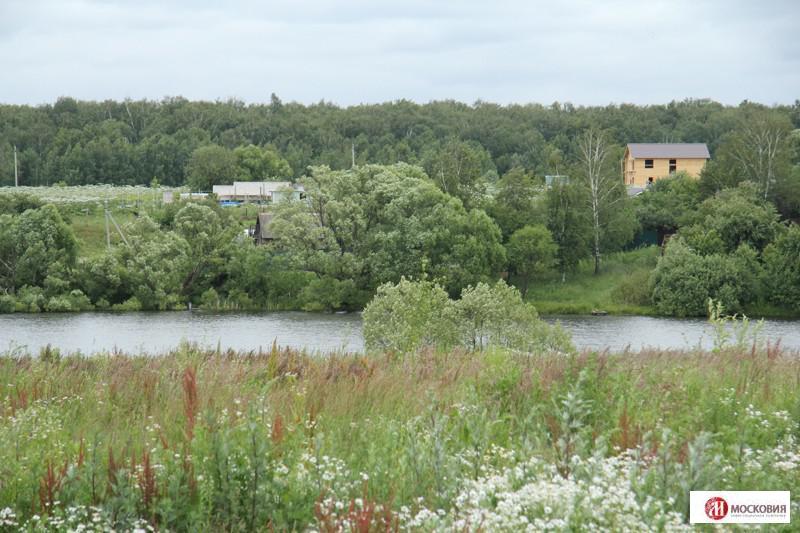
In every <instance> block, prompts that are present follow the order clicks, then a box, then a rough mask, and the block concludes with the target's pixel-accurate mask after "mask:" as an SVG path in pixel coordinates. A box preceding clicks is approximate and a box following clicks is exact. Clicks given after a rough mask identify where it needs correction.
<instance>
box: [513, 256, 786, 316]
mask: <svg viewBox="0 0 800 533" xmlns="http://www.w3.org/2000/svg"><path fill="white" fill-rule="evenodd" d="M660 254H661V248H659V247H657V246H650V247H646V248H639V249H636V250H630V251H626V252H617V253H613V254H608V255H607V256H605V257H604V258H603V263H602V269H601V271H600V274H597V275H595V274H594V262H593V261H591V260H584V261H582V262H581V263H580V264H579V265H578V268H577V270H576V271H575V272H572V273H570V274H568V275H567V277H566V280H565V281H564V282H562V281H561V277H560V275H558V274H556V273H552V274H550V275H549V276H545V277H543V278H542V279H540V280H534V282H533V283H531V287H530V289H529V290H528V294H527V295H526V300H527V301H529V302H530V303H532V304H533V305H534V306H535V307H536V310H537V311H538V312H539V314H541V315H588V314H591V313H592V312H595V311H602V312H604V313H607V314H609V315H634V316H651V317H657V316H664V315H662V314H660V313H659V312H658V311H657V310H656V308H655V307H654V306H653V305H652V302H651V301H650V288H649V285H648V283H649V278H650V273H651V272H652V271H653V269H654V268H655V267H656V263H657V262H658V258H659V257H660ZM744 314H746V315H747V316H749V317H751V318H755V319H760V318H774V319H796V318H800V312H797V311H792V310H791V309H786V308H781V307H777V306H775V305H769V304H765V303H760V304H752V305H749V306H748V307H747V308H746V309H745V312H744Z"/></svg>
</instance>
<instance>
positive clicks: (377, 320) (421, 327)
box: [364, 278, 573, 353]
mask: <svg viewBox="0 0 800 533" xmlns="http://www.w3.org/2000/svg"><path fill="white" fill-rule="evenodd" d="M364 340H365V342H366V345H367V347H368V348H369V349H371V350H390V351H395V352H400V353H411V352H416V351H419V350H421V349H423V348H430V347H438V348H441V349H447V348H452V347H454V346H462V347H464V348H467V349H470V350H484V349H486V348H489V347H490V346H501V347H506V348H510V349H512V350H518V351H522V352H526V353H540V352H548V351H572V350H573V347H572V344H571V341H570V340H569V336H568V335H567V334H566V333H565V332H564V331H563V330H561V328H559V327H558V326H549V325H547V324H546V323H544V322H543V321H542V320H540V319H539V316H538V314H537V313H536V310H535V309H534V308H533V306H531V305H530V304H526V303H525V302H523V301H522V298H521V297H520V294H519V291H517V290H516V289H514V288H512V287H509V286H508V285H506V284H505V283H504V282H503V281H498V282H497V283H496V284H494V285H491V286H490V285H487V284H486V283H478V284H477V285H476V286H474V287H472V286H469V287H466V288H465V289H464V290H463V291H462V293H461V298H460V299H458V300H450V299H449V298H448V296H447V293H446V292H445V291H444V290H443V289H442V287H440V286H439V285H437V284H435V283H432V282H430V281H409V280H406V279H405V278H404V279H401V281H400V282H399V283H397V284H396V285H395V284H390V283H387V284H385V285H382V286H381V287H379V288H378V291H377V293H376V295H375V298H373V300H372V301H371V302H370V303H369V304H368V305H367V307H366V308H365V309H364Z"/></svg>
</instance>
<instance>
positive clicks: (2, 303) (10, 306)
mask: <svg viewBox="0 0 800 533" xmlns="http://www.w3.org/2000/svg"><path fill="white" fill-rule="evenodd" d="M16 307H17V300H16V299H15V298H14V297H13V296H11V295H10V294H3V295H2V296H0V313H13V312H14V311H15V309H16Z"/></svg>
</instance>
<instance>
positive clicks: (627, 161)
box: [622, 143, 711, 187]
mask: <svg viewBox="0 0 800 533" xmlns="http://www.w3.org/2000/svg"><path fill="white" fill-rule="evenodd" d="M710 157H711V156H710V155H709V153H708V147H707V146H706V145H705V143H630V144H628V146H627V147H626V148H625V156H624V157H623V158H622V179H623V180H624V182H625V185H628V186H635V187H646V186H647V185H649V184H651V183H654V182H656V181H657V180H659V179H661V178H666V177H668V176H670V175H672V174H674V173H676V172H681V171H683V172H686V173H687V174H689V175H690V176H692V177H695V178H696V177H699V176H700V171H701V170H703V167H704V166H705V164H706V161H708V160H709V159H710Z"/></svg>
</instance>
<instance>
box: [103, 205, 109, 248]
mask: <svg viewBox="0 0 800 533" xmlns="http://www.w3.org/2000/svg"><path fill="white" fill-rule="evenodd" d="M103 214H104V215H105V217H106V248H107V249H108V250H111V232H110V231H109V230H108V200H106V201H105V202H104V203H103Z"/></svg>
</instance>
